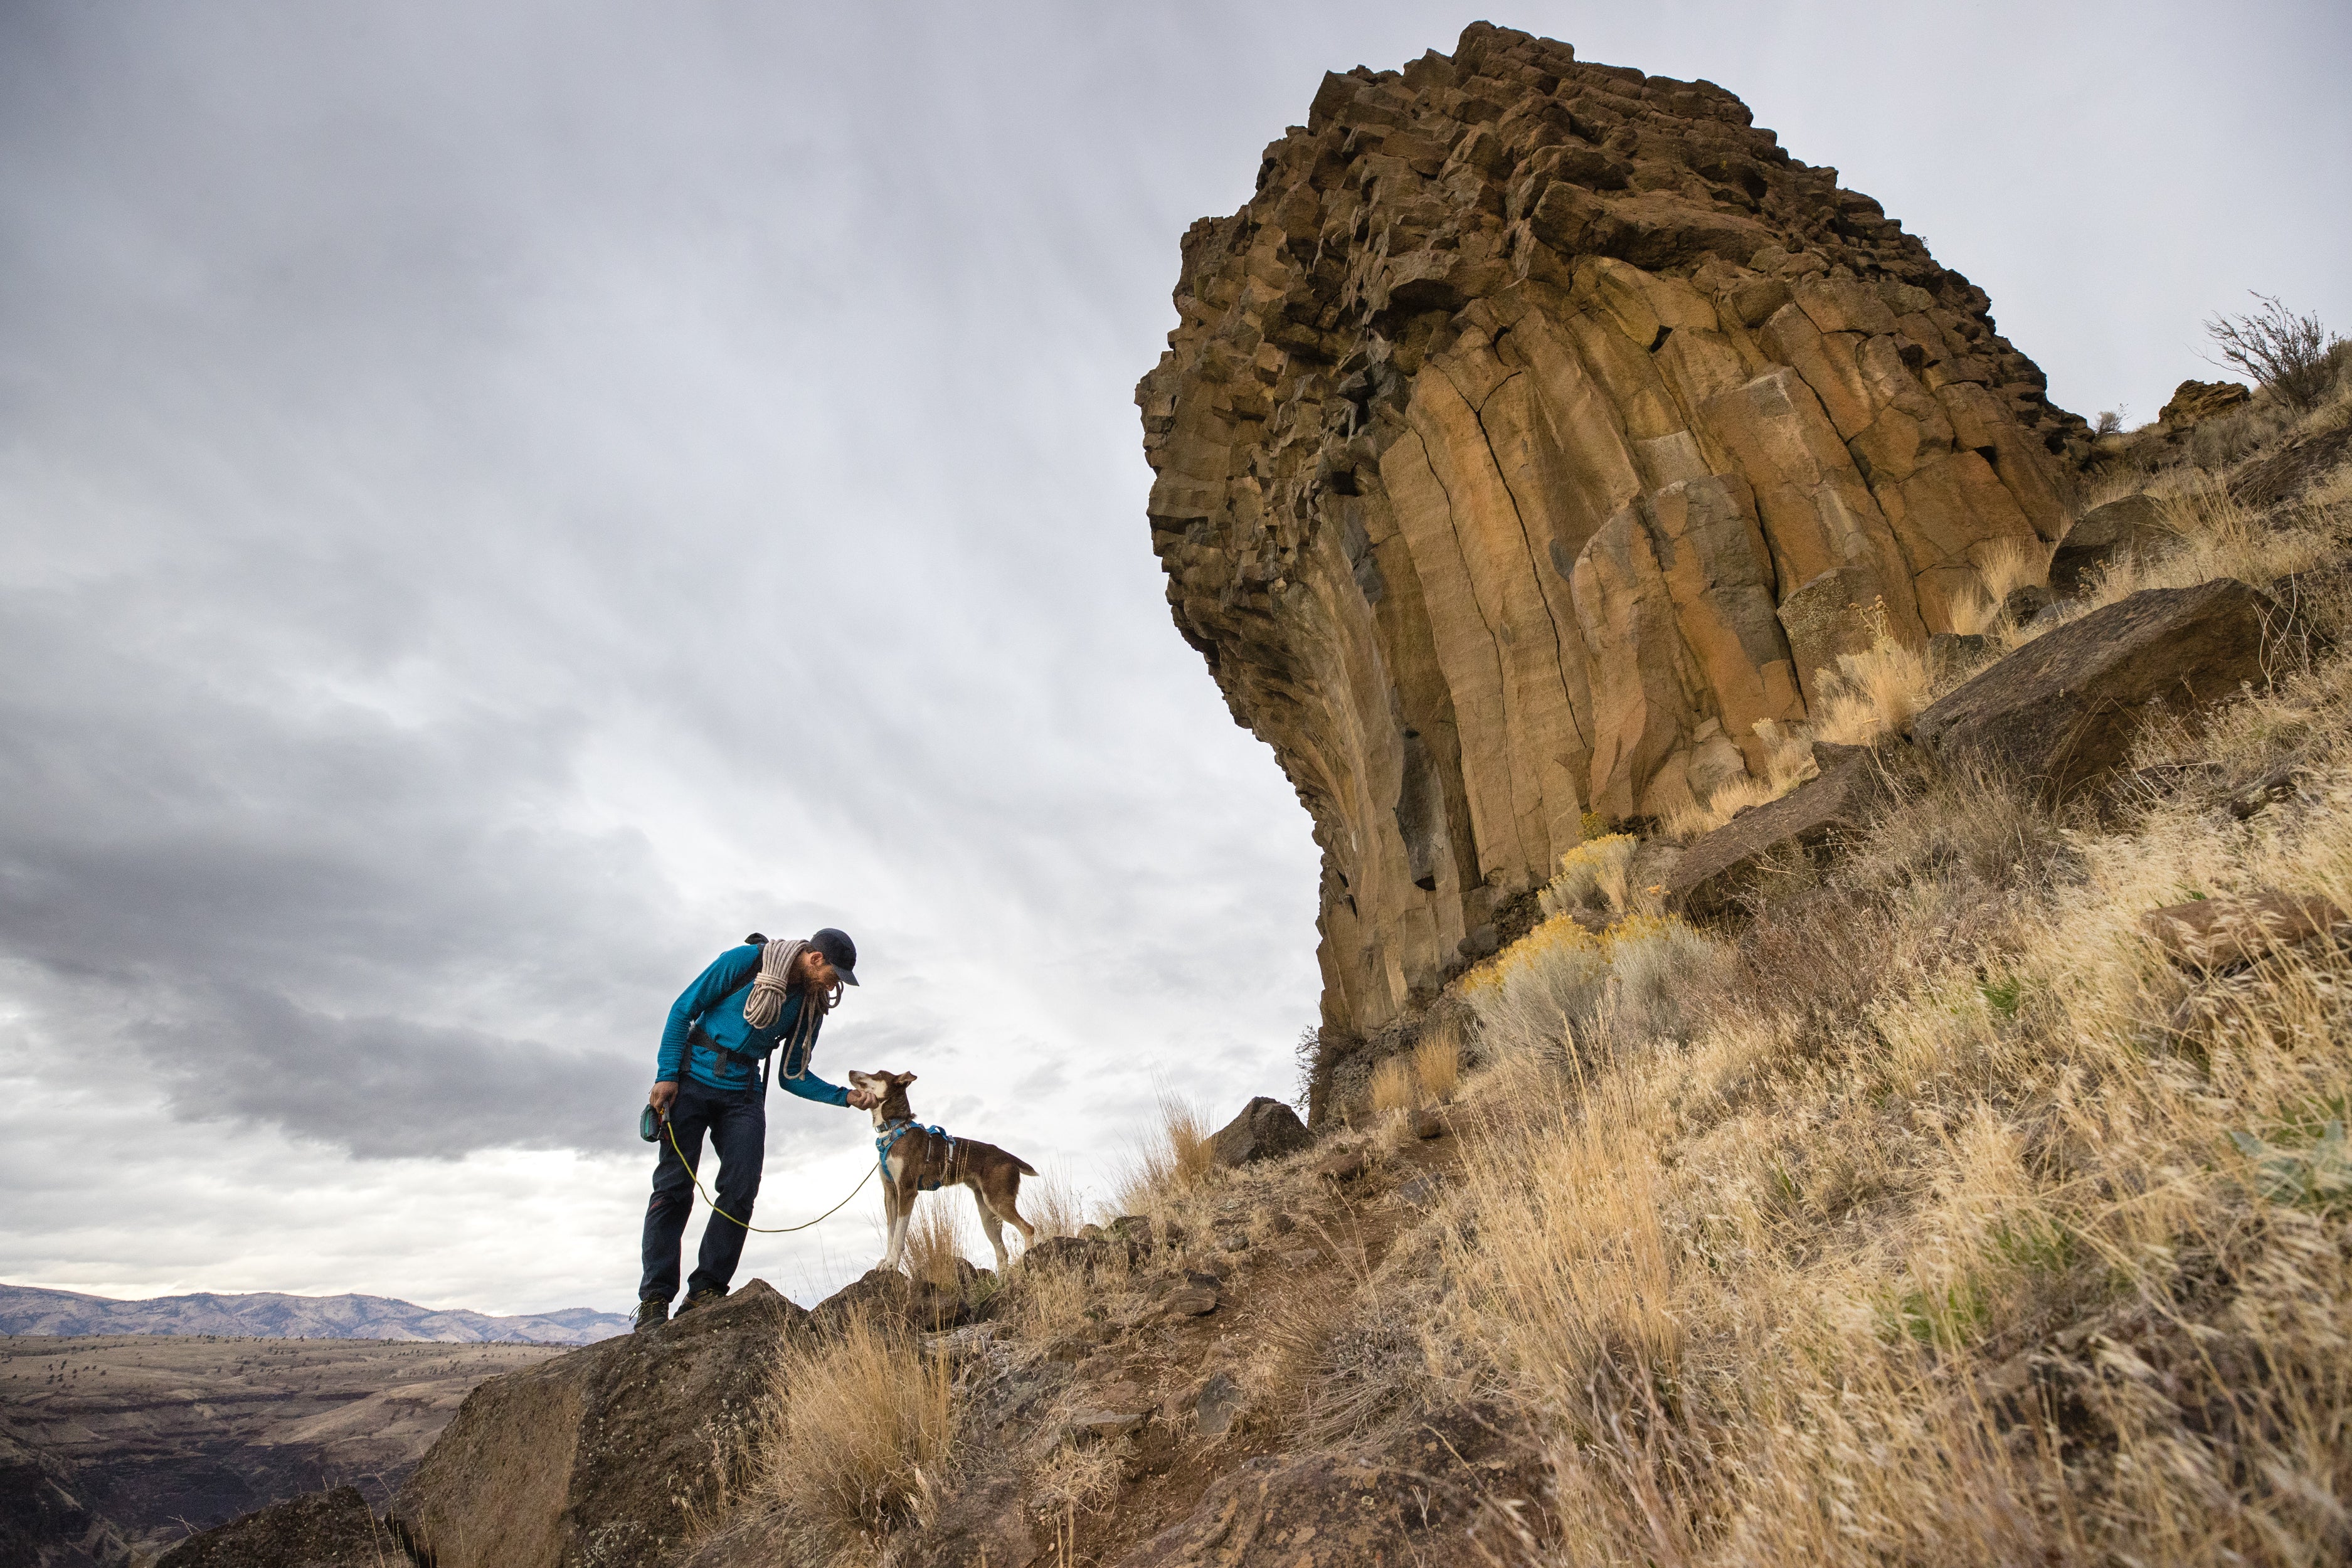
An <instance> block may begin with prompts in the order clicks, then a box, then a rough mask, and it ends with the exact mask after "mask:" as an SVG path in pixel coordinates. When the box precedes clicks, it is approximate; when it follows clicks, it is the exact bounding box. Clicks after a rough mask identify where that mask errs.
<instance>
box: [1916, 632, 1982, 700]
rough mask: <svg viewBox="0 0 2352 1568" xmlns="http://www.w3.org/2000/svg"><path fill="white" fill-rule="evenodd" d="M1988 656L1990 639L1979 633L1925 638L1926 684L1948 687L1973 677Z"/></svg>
mask: <svg viewBox="0 0 2352 1568" xmlns="http://www.w3.org/2000/svg"><path fill="white" fill-rule="evenodd" d="M1991 655H1992V642H1991V639H1990V638H1989V637H1984V636H1982V635H1981V634H1979V633H1976V632H1937V634H1936V635H1935V636H1934V637H1929V638H1928V639H1927V684H1928V685H1929V686H1930V687H1944V686H1949V685H1951V684H1952V683H1953V682H1955V681H1958V680H1959V679H1963V678H1964V677H1967V676H1970V675H1973V674H1975V673H1976V671H1977V668H1978V667H1979V666H1980V665H1982V664H1983V663H1984V661H1985V660H1986V659H1987V658H1990V657H1991Z"/></svg>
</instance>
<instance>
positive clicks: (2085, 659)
mask: <svg viewBox="0 0 2352 1568" xmlns="http://www.w3.org/2000/svg"><path fill="white" fill-rule="evenodd" d="M2291 636H2292V627H2291V626H2290V625H2289V617H2288V616H2287V615H2286V613H2285V612H2284V610H2282V609H2281V608H2280V606H2279V605H2278V604H2277V603H2276V602H2275V601H2274V600H2273V599H2271V598H2269V597H2268V596H2267V595H2263V594H2262V593H2261V592H2259V591H2257V590H2256V589H2253V588H2252V587H2249V586H2247V585H2246V584H2243V583H2241V582H2239V581H2237V580H2236V579H2235V578H2230V577H2221V578H2216V579H2214V580H2213V581H2211V582H2209V583H2200V584H2198V585H2197V586H2195V587H2193V588H2152V589H2149V590H2147V591H2146V592H2144V593H2138V594H2134V595H2131V596H2130V597H2129V598H2127V599H2125V600H2123V601H2121V602H2120V603H2117V604H2114V605H2107V606H2106V607H2105V609H2101V610H2095V611H2093V612H2092V613H2091V614H2090V615H2087V616H2084V617H2083V618H2082V619H2080V620H2077V621H2074V622H2072V623H2070V624H2068V625H2066V626H2060V627H2059V628H2058V629H2057V630H2055V631H2053V632H2048V633H2045V634H2044V635H2043V636H2042V637H2037V638H2036V639H2034V640H2033V641H2032V642H2030V643H2028V644H2026V645H2025V646H2024V647H2021V648H2020V649H2018V650H2017V651H2016V652H2015V653H2012V654H2011V655H2010V656H2009V657H2008V658H2004V659H2002V660H2000V662H1999V663H1997V664H1994V665H1993V666H1991V667H1990V668H1988V669H1986V670H1985V671H1984V673H1983V674H1981V675H1979V676H1978V677H1976V678H1975V679H1972V680H1970V681H1969V682H1968V683H1966V684H1965V685H1963V686H1961V687H1960V688H1959V689H1957V690H1955V691H1953V692H1951V693H1949V694H1948V695H1947V696H1945V697H1942V698H1939V699H1937V700H1936V701H1935V702H1934V703H1932V704H1930V705H1929V706H1928V707H1927V710H1925V711H1923V712H1922V713H1920V714H1919V716H1918V717H1917V718H1916V719H1915V720H1913V721H1912V723H1911V735H1912V739H1913V740H1914V741H1915V742H1917V743H1918V744H1919V745H1920V746H1921V747H1923V748H1925V749H1926V750H1927V752H1928V753H1930V754H1931V755H1933V756H1934V757H1935V758H1936V759H1937V762H1939V763H1942V764H1943V765H1945V766H1946V767H1948V768H1949V767H1977V768H1983V769H1987V770H1990V771H1991V772H1995V773H2004V774H2007V775H2009V776H2011V777H2012V778H2015V779H2017V780H2019V781H2021V782H2023V783H2026V784H2030V785H2031V786H2032V787H2033V788H2035V789H2037V790H2038V791H2040V792H2041V793H2042V795H2044V797H2045V798H2048V799H2050V800H2053V801H2055V800H2060V799H2064V798H2066V797H2068V796H2071V795H2075V794H2077V793H2079V792H2081V791H2082V790H2084V789H2085V788H2087V787H2089V786H2091V785H2093V784H2097V783H2099V782H2100V781H2102V780H2103V779H2105V777H2106V776H2107V775H2108V774H2110V773H2113V772H2114V771H2115V770H2116V768H2118V767H2121V766H2122V765H2123V764H2124V763H2126V761H2127V760H2128V758H2129V755H2130V752H2131V745H2132V741H2133V739H2134V737H2136V736H2137V734H2138V733H2139V730H2140V727H2141V725H2142V724H2144V723H2146V722H2147V720H2148V719H2149V718H2151V717H2152V716H2154V715H2155V714H2157V713H2158V712H2162V711H2167V710H2169V711H2173V712H2177V713H2181V714H2189V713H2193V712H2195V711H2196V710H2199V709H2200V708H2202V707H2204V706H2205V705H2207V704H2209V703H2211V702H2213V701H2215V700H2219V699H2221V698H2223V697H2226V696H2229V695H2230V694H2231V693H2232V692H2234V691H2236V690H2238V689H2239V688H2240V686H2241V685H2242V684H2245V683H2248V682H2252V683H2254V684H2257V685H2259V684H2262V683H2263V682H2265V681H2266V680H2267V679H2268V673H2269V663H2270V660H2271V658H2273V656H2274V655H2276V654H2278V653H2279V652H2280V651H2281V649H2282V645H2284V643H2285V641H2286V640H2287V639H2288V638H2289V637H2291Z"/></svg>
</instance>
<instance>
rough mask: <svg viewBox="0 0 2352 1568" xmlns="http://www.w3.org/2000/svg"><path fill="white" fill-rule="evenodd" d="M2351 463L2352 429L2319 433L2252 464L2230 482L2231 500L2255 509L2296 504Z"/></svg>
mask: <svg viewBox="0 0 2352 1568" xmlns="http://www.w3.org/2000/svg"><path fill="white" fill-rule="evenodd" d="M2347 460H2352V425H2338V426H2335V427H2334V428H2333V429H2328V430H2319V431H2315V432H2314V433H2312V434H2311V435H2308V436H2302V437H2296V438H2295V439H2294V441H2292V442H2289V443H2288V444H2287V445H2286V446H2285V447H2282V448H2281V449H2279V450H2278V451H2276V452H2273V453H2272V454H2271V455H2270V456H2269V457H2267V458H2263V460H2262V461H2261V462H2259V463H2253V464H2250V465H2249V466H2248V467H2247V468H2246V469H2245V470H2244V471H2243V472H2242V473H2241V474H2239V475H2238V477H2237V478H2235V479H2231V481H2230V499H2231V500H2236V501H2242V502H2243V503H2245V504H2246V505H2247V506H2252V507H2266V506H2272V505H2274V504H2276V503H2277V502H2279V501H2283V500H2294V498H2295V497H2296V496H2299V495H2301V494H2302V493H2303V491H2304V488H2305V486H2307V485H2309V484H2310V483H2311V482H2312V481H2313V480H2315V479H2320V478H2323V477H2324V476H2326V475H2327V474H2329V473H2332V472H2334V471H2335V469H2336V467H2337V466H2338V465H2339V464H2342V463H2344V462H2346V461H2347Z"/></svg>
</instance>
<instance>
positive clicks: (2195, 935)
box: [2140, 888, 2344, 973]
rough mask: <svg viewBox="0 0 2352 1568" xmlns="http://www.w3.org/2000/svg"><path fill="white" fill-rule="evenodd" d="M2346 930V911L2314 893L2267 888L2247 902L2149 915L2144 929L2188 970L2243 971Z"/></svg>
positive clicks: (2232, 900)
mask: <svg viewBox="0 0 2352 1568" xmlns="http://www.w3.org/2000/svg"><path fill="white" fill-rule="evenodd" d="M2343 924H2344V911H2343V910H2339V909H2337V908H2336V906H2335V905H2334V904H2333V903H2331V902H2330V901H2328V900H2326V899H2324V898H2322V897H2320V896H2319V895H2318V894H2316V893H2305V894H2300V895H2298V894H2294V893H2283V892H2281V891H2279V890H2278V889H2275V888H2265V889H2263V890H2262V891H2260V892H2257V893H2252V894H2249V895H2247V896H2244V897H2223V898H2218V899H2194V900H2190V901H2189V902H2188V903H2185V904H2171V905H2168V906H2167V907H2166V908H2164V909H2160V910H2149V911H2148V912H2147V914H2145V915H2143V916H2141V917H2140V927H2141V929H2142V930H2144V931H2147V933H2148V935H2149V936H2151V937H2153V938H2155V939H2156V943H2157V945H2158V947H2160V948H2162V949H2163V950H2164V953H2165V956H2166V957H2168V958H2169V959H2171V960H2172V961H2173V962H2174V963H2178V964H2180V965H2182V966H2183V967H2185V968H2189V969H2195V970H2200V971H2206V972H2209V973H2220V972H2221V971H2224V970H2231V969H2240V968H2243V967H2244V966H2245V965H2247V964H2249V963H2254V962H2255V961H2257V960H2259V959H2263V958H2268V957H2270V956H2271V955H2272V954H2273V953H2276V952H2281V951H2283V950H2284V949H2286V948H2289V947H2293V946H2294V945H2295V944H2296V943H2298V942H2309V941H2310V940H2311V939H2312V938H2313V937H2315V936H2317V935H2319V934H2320V933H2321V932H2323V931H2335V930H2336V929H2337V928H2339V927H2341V926H2342V925H2343Z"/></svg>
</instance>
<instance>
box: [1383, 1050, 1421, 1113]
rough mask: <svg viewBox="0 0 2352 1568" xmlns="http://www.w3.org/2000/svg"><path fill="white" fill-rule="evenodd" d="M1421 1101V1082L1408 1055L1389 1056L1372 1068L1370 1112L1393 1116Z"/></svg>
mask: <svg viewBox="0 0 2352 1568" xmlns="http://www.w3.org/2000/svg"><path fill="white" fill-rule="evenodd" d="M1420 1103H1421V1083H1420V1080H1419V1079H1418V1078H1417V1077H1416V1075H1415V1074H1414V1072H1413V1064H1412V1058H1411V1057H1409V1056H1394V1057H1390V1058H1388V1059H1387V1060H1385V1061H1383V1062H1381V1064H1380V1066H1378V1067H1376V1068H1373V1069H1372V1114H1373V1115H1375V1116H1383V1117H1385V1116H1394V1115H1397V1114H1399V1113H1401V1112H1403V1111H1407V1110H1412V1109H1414V1108H1415V1107H1417V1106H1418V1105H1420Z"/></svg>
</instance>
